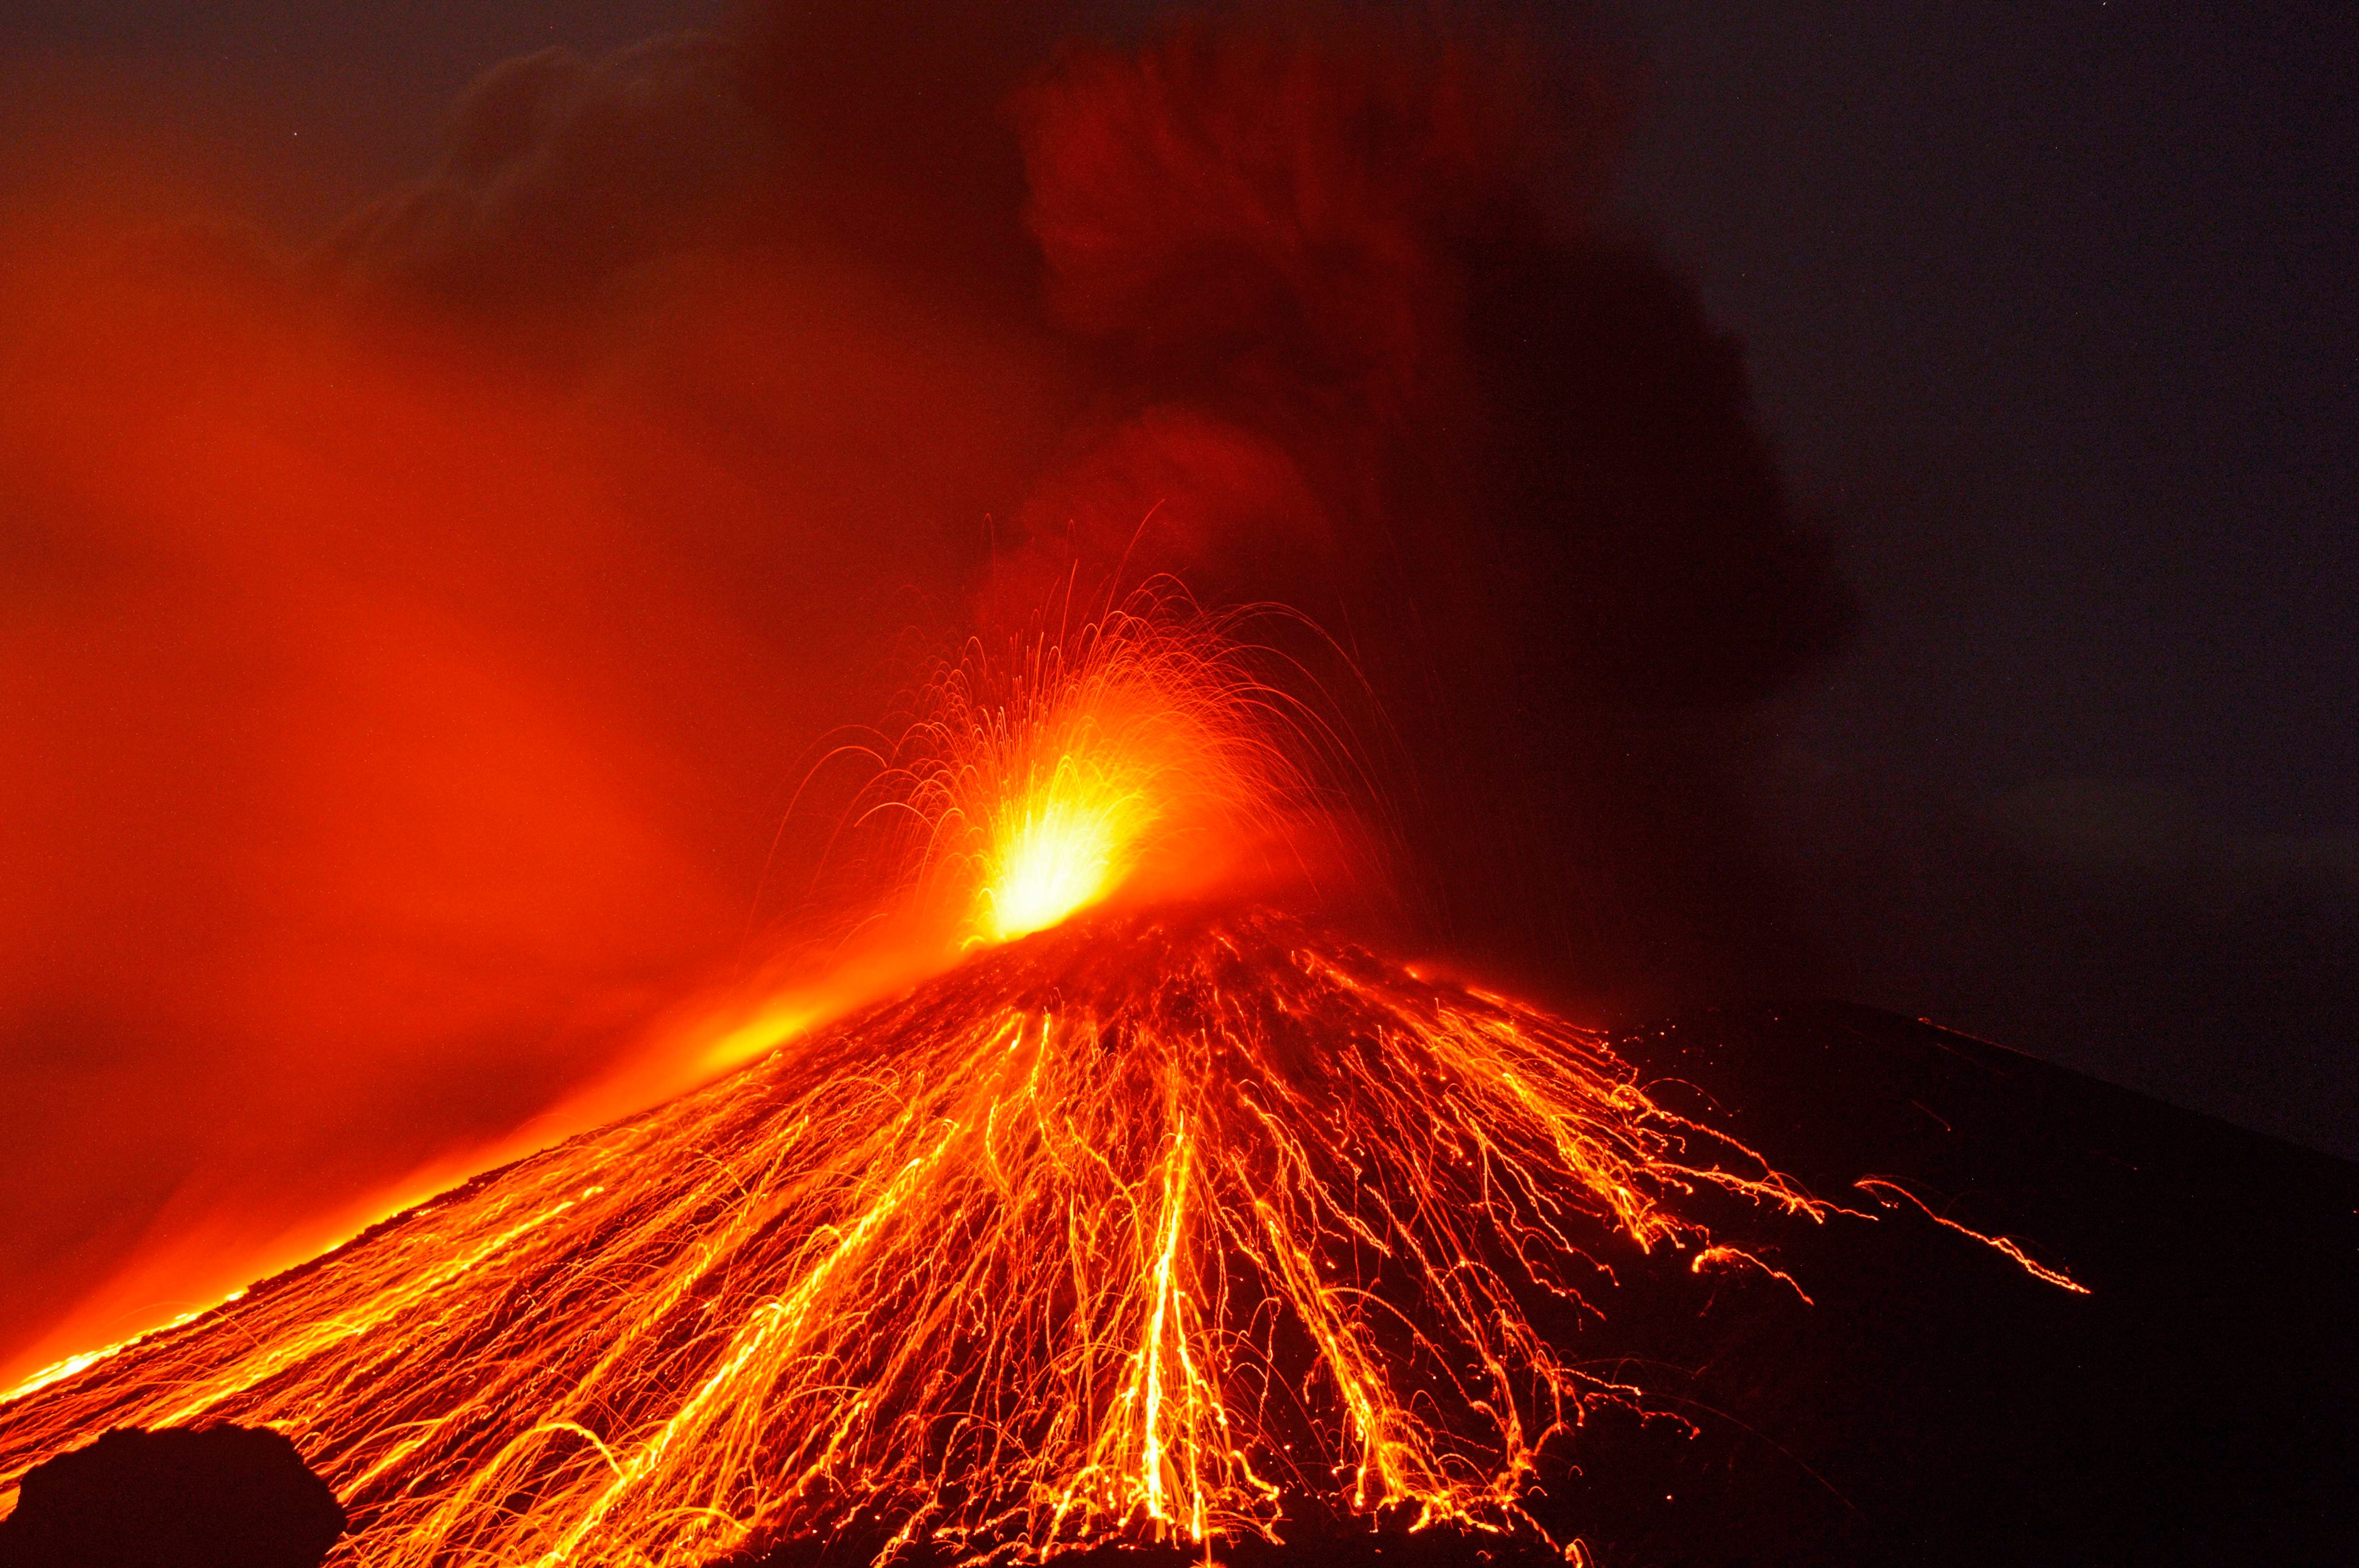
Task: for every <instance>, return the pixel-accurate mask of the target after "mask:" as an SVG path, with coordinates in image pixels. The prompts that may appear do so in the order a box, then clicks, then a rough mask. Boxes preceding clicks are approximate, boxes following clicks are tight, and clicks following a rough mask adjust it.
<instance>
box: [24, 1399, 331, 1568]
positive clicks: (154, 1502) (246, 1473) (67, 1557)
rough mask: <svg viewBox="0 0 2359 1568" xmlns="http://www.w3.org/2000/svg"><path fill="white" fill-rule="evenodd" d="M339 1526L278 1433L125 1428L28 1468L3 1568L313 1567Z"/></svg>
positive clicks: (324, 1493)
mask: <svg viewBox="0 0 2359 1568" xmlns="http://www.w3.org/2000/svg"><path fill="white" fill-rule="evenodd" d="M343 1532H344V1510H343V1509H342V1506H341V1505H339V1504H338V1503H337V1501H336V1498H335V1495H334V1494H333V1493H332V1492H331V1491H329V1490H328V1487H327V1483H325V1482H324V1481H322V1480H321V1479H320V1478H319V1477H318V1476H314V1475H313V1474H312V1473H311V1472H310V1469H309V1468H308V1467H307V1466H306V1465H304V1463H303V1459H302V1456H301V1455H300V1454H297V1453H296V1452H295V1445H294V1444H292V1443H290V1442H288V1440H287V1439H286V1438H285V1437H283V1436H281V1435H280V1434H279V1433H275V1432H266V1431H259V1430H256V1429H254V1428H250V1427H243V1426H215V1427H208V1428H205V1429H203V1430H201V1431H199V1430H195V1429H192V1428H189V1427H168V1428H166V1429H165V1430H163V1431H160V1432H140V1431H137V1430H136V1429H132V1428H124V1429H121V1430H118V1431H115V1432H110V1433H107V1434H106V1435H105V1436H103V1437H102V1438H100V1439H99V1440H98V1441H97V1442H96V1443H93V1444H90V1445H88V1446H87V1447H83V1448H77V1449H75V1450H73V1451H72V1452H71V1453H70V1454H60V1455H58V1457H56V1458H55V1459H52V1460H50V1461H49V1463H48V1464H46V1465H36V1466H34V1468H33V1469H31V1470H30V1471H27V1473H26V1476H25V1479H24V1490H23V1493H22V1495H21V1496H20V1498H18V1500H17V1504H16V1512H15V1513H13V1514H11V1515H10V1516H9V1517H8V1518H7V1519H5V1521H0V1568H315V1565H316V1564H317V1563H320V1561H321V1559H323V1558H324V1557H326V1556H327V1554H328V1548H329V1547H331V1546H332V1545H333V1544H335V1540H336V1538H337V1537H338V1536H340V1535H342V1533H343Z"/></svg>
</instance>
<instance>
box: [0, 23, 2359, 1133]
mask: <svg viewBox="0 0 2359 1568" xmlns="http://www.w3.org/2000/svg"><path fill="white" fill-rule="evenodd" d="M719 12H720V7H718V6H715V5H677V4H674V5H665V4H655V3H647V4H634V5H615V4H603V5H588V4H584V5H561V4H555V3H549V0H529V3H527V0H510V3H504V4H495V3H489V0H455V3H454V0H445V3H437V4H404V5H390V4H381V3H376V4H357V3H356V4H346V5H316V4H309V3H297V0H277V3H271V4H252V3H248V4H240V5H198V4H153V3H149V4H140V5H106V4H99V3H79V4H65V3H54V0H20V3H18V4H16V5H12V6H9V7H8V8H7V9H6V12H5V16H0V53H5V56H7V57H8V59H7V61H6V65H7V70H8V72H9V73H10V75H11V76H12V77H13V78H15V79H16V80H19V81H25V80H32V81H43V82H48V83H50V84H56V83H59V82H67V83H70V84H78V85H76V86H75V91H90V90H91V89H90V84H91V83H93V82H95V83H99V84H102V89H103V91H106V92H114V93H117V94H121V95H125V96H127V97H134V98H137V99H140V100H142V101H144V102H146V103H149V104H151V105H155V106H159V107H158V108H156V109H155V110H154V112H156V113H160V114H166V115H168V116H170V117H174V118H176V119H177V120H178V122H179V124H181V125H183V126H184V127H185V128H186V129H187V130H188V131H190V132H191V133H193V135H195V137H196V138H197V139H198V140H200V141H202V142H210V143H211V144H212V145H214V146H218V147H220V148H221V149H223V158H222V161H223V165H224V166H226V167H229V168H234V169H238V170H243V171H244V173H243V175H242V176H241V177H240V178H239V179H238V180H235V181H233V184H234V186H235V188H236V189H239V190H240V191H241V192H242V199H243V200H245V201H246V202H247V203H248V204H249V207H250V210H251V211H252V212H253V213H254V215H255V217H256V218H257V219H259V220H260V221H261V222H265V223H266V224H268V225H272V226H275V227H276V228H277V229H279V230H280V231H282V232H287V233H290V234H293V235H296V236H298V237H300V236H302V235H305V234H316V233H320V232H325V231H326V230H327V229H328V228H329V227H331V226H332V224H333V223H334V222H335V221H336V220H337V219H338V218H339V217H340V216H341V215H342V214H343V213H345V212H347V211H351V210H352V209H353V207H355V206H356V205H358V204H359V203H361V202H362V201H364V200H366V199H367V198H369V197H370V196H372V195H374V194H375V193H377V192H379V191H382V190H384V189H388V188H390V187H392V186H394V185H396V184H397V183H398V182H400V181H401V180H403V179H405V178H410V177H412V176H414V175H416V174H417V173H419V171H420V170H421V169H422V168H424V166H425V165H426V163H427V161H428V160H429V157H430V156H431V152H432V147H433V139H434V135H435V131H436V126H437V124H438V122H439V120H440V116H441V115H442V114H443V112H444V110H445V108H446V107H447V106H448V105H449V104H450V103H451V101H452V100H453V99H454V98H455V97H456V95H457V94H458V93H459V92H461V91H462V89H463V88H464V87H465V86H466V84H467V83H468V82H469V81H472V80H473V79H474V78H475V77H476V76H477V75H478V74H479V73H481V72H482V71H483V70H485V69H486V68H488V67H490V66H492V65H494V64H495V63H496V62H498V61H500V60H502V59H507V58H509V57H511V56H515V55H516V54H519V53H522V52H526V51H529V50H532V49H539V48H544V47H548V46H550V45H564V46H568V47H571V48H572V49H577V50H580V51H582V52H583V53H585V54H596V53H598V52H600V51H603V50H607V49H614V48H617V47H620V46H623V45H625V44H627V43H629V42H631V41H633V40H635V39H637V38H642V37H645V36H647V35H649V34H653V33H657V32H661V31H664V30H667V29H670V28H675V27H680V26H683V25H691V24H696V23H701V22H705V21H710V20H712V19H713V18H714V17H715V16H717V15H718V14H719ZM1772 13H1774V14H1772ZM1593 25H1594V26H1595V27H1596V29H1597V30H1598V31H1599V32H1601V33H1602V34H1603V35H1604V36H1606V37H1608V38H1612V39H1614V40H1615V41H1616V47H1617V48H1618V49H1620V50H1621V51H1622V53H1623V54H1624V56H1625V57H1626V58H1628V59H1635V60H1636V61H1637V62H1639V67H1638V70H1636V72H1635V73H1634V80H1636V81H1637V82H1638V83H1639V84H1640V85H1639V88H1638V91H1637V92H1636V105H1635V129H1634V132H1633V143H1632V146H1631V147H1630V149H1629V152H1628V155H1627V157H1626V158H1625V163H1624V167H1623V173H1622V175H1621V177H1620V185H1619V197H1618V204H1619V207H1620V209H1621V211H1622V219H1621V221H1622V222H1624V223H1625V224H1626V225H1627V226H1628V227H1629V228H1630V229H1632V230H1633V231H1634V232H1638V233H1640V234H1643V235H1644V236H1646V237H1647V239H1648V240H1649V241H1650V242H1651V243H1654V245H1655V246H1656V247H1657V248H1658V250H1659V251H1660V252H1661V254H1664V255H1665V256H1666V257H1668V258H1669V261H1670V262H1671V264H1672V265H1674V266H1675V267H1677V268H1678V269H1680V270H1682V271H1684V272H1686V273H1687V274H1689V275H1690V276H1692V277H1693V278H1694V279H1695V280H1696V281H1697V283H1698V284H1699V286H1700V287H1701V292H1702V297H1703V299H1704V301H1705V304H1706V306H1707V308H1708V309H1709V311H1710V312H1711V314H1712V317H1713V318H1714V319H1716V320H1717V321H1718V322H1719V323H1720V324H1721V325H1722V326H1723V327H1724V328H1726V329H1728V330H1731V331H1733V332H1734V333H1735V334H1737V335H1738V336H1739V337H1740V338H1741V339H1742V340H1743V341H1744V343H1745V347H1746V350H1747V360H1748V364H1749V368H1750V371H1751V373H1752V376H1753V378H1754V384H1755V392H1756V398H1757V404H1758V409H1759V415H1760V417H1761V420H1762V422H1763V424H1764V425H1765V427H1766V429H1767V435H1768V437H1769V439H1770V441H1771V444H1772V445H1773V447H1774V449H1775V450H1776V452H1777V456H1778V458H1779V460H1780V461H1781V462H1782V464H1783V465H1784V468H1785V470H1786V473H1787V478H1788V482H1789V484H1790V485H1791V487H1792V490H1793V492H1794V494H1795V496H1796V497H1797V499H1798V501H1799V504H1800V507H1801V509H1802V511H1803V513H1804V514H1805V515H1806V516H1807V517H1808V518H1809V520H1810V522H1811V524H1813V525H1814V526H1815V527H1817V528H1818V529H1820V530H1821V531H1822V532H1823V534H1824V535H1825V536H1826V537H1827V538H1828V539H1829V541H1830V542H1831V545H1832V550H1833V554H1834V557H1835V560H1836V562H1837V564H1838V566H1839V568H1840V569H1841V571H1842V572H1843V575H1844V576H1845V577H1846V578H1847V579H1849V581H1850V582H1851V584H1852V585H1853V587H1854V589H1855V591H1856V593H1857V595H1858V598H1859V601H1860V605H1861V616H1860V622H1859V626H1858V630H1857V633H1856V635H1855V637H1854V640H1853V642H1852V643H1851V645H1850V646H1849V647H1848V649H1847V650H1846V651H1844V652H1843V654H1840V655H1839V656H1837V657H1836V658H1835V659H1834V660H1833V661H1832V663H1831V664H1830V665H1827V666H1826V667H1825V668H1824V669H1822V670H1821V671H1820V672H1819V673H1818V674H1816V675H1815V676H1812V677H1811V678H1810V680H1809V681H1808V682H1806V683H1805V684H1804V685H1802V686H1801V687H1798V688H1795V689H1791V690H1789V691H1788V692H1786V693H1785V694H1783V695H1781V696H1779V697H1776V698H1774V699H1773V700H1772V702H1771V703H1770V704H1769V705H1768V707H1767V708H1766V709H1765V710H1764V711H1763V713H1762V714H1761V716H1760V722H1761V724H1762V725H1763V727H1764V728H1765V730H1766V731H1767V736H1768V740H1767V755H1768V757H1769V758H1770V761H1771V766H1770V769H1769V775H1768V778H1767V783H1766V784H1765V785H1764V786H1763V790H1762V795H1761V798H1760V799H1759V800H1758V801H1757V802H1756V803H1755V809H1756V812H1757V815H1758V816H1759V818H1760V821H1759V825H1758V826H1759V828H1760V831H1761V832H1762V834H1763V835H1764V836H1765V837H1766V838H1767V842H1768V845H1769V849H1770V851H1771V853H1772V854H1773V856H1774V858H1775V859H1776V860H1777V862H1778V863H1779V864H1780V865H1781V866H1782V867H1783V868H1784V870H1785V871H1786V873H1787V875H1788V877H1789V878H1790V880H1791V881H1792V882H1793V884H1794V887H1795V889H1796V893H1797V903H1798V908H1799V920H1800V922H1801V924H1802V925H1804V926H1805V927H1806V928H1807V932H1808V935H1809V936H1810V939H1811V940H1812V942H1813V943H1814V944H1815V946H1817V947H1818V948H1819V950H1820V951H1821V953H1822V954H1823V955H1824V959H1825V968H1824V974H1823V975H1822V976H1821V979H1822V981H1823V985H1824V987H1825V988H1826V989H1832V990H1834V991H1837V992H1840V993H1841V994H1843V995H1846V996H1848V997H1851V998H1853V999H1855V1000H1863V1001H1867V1002H1872V1003H1875V1004H1878V1005H1882V1006H1886V1007H1889V1008H1892V1009H1895V1010H1897V1011H1904V1012H1907V1013H1909V1014H1912V1015H1926V1016H1930V1017H1932V1018H1933V1019H1935V1020H1936V1021H1938V1022H1944V1023H1947V1024H1951V1025H1952V1026H1955V1027H1957V1028H1961V1029H1963V1030H1966V1031H1968V1032H1970V1033H1977V1034H1981V1035H1984V1036H1986V1037H1988V1038H1991V1039H1994V1040H1996V1041H1998V1042H2001V1043H2003V1044H2010V1045H2013V1046H2016V1047H2017V1048H2019V1049H2023V1050H2027V1051H2029V1052H2032V1053H2034V1054H2038V1055H2040V1056H2043V1057H2046V1058H2048V1059H2049V1060H2052V1061H2055V1062H2058V1063H2060V1064H2062V1065H2068V1066H2071V1067H2076V1068H2079V1069H2082V1070H2084V1071H2087V1072H2090V1073H2093V1074H2095V1075H2097V1076H2101V1077H2104V1078H2107V1079H2110V1080H2112V1081H2114V1082H2118V1083H2122V1084H2125V1085H2128V1086H2131V1087H2136V1088H2140V1089H2144V1090H2147V1091H2148V1092H2151V1093H2154V1094H2157V1095H2159V1096H2161V1097H2163V1098H2168V1099H2170V1100H2174V1101H2176V1102H2178V1103H2180V1104H2183V1105H2188V1106H2191V1107H2193V1108H2198V1109H2202V1110H2206V1111H2210V1112H2212V1113H2213V1114H2216V1115H2220V1116H2223V1117H2226V1118H2228V1119H2232V1120H2235V1121H2239V1122H2242V1123H2244V1124H2245V1125H2248V1126H2252V1127H2256V1128H2258V1129H2261V1130H2267V1131H2270V1132H2274V1133H2277V1134H2279V1135H2282V1136H2286V1137H2289V1138H2293V1139H2296V1140H2299V1141H2305V1142H2308V1143H2310V1144H2312V1145H2314V1146H2317V1147H2321V1148H2325V1149H2329V1150H2332V1151H2335V1152H2341V1153H2343V1154H2346V1155H2359V1063H2354V1044H2359V728H2354V722H2353V717H2352V716H2353V712H2354V699H2359V639H2354V636H2353V634H2352V632H2351V622H2352V616H2351V613H2350V611H2349V608H2348V607H2349V605H2350V604H2351V602H2352V601H2353V599H2354V593H2359V531H2354V526H2353V524H2354V494H2359V291H2354V289H2353V288H2352V287H2350V286H2349V285H2350V272H2351V266H2352V260H2351V258H2352V257H2353V255H2354V241H2359V189H2354V184H2359V104H2354V92H2359V88H2354V85H2353V84H2354V82H2359V13H2354V12H2353V11H2352V10H2351V9H2349V8H2348V7H2343V6H2327V5H2312V6H2302V5H2280V6H2276V7H2271V8H2268V14H2267V16H2266V17H2263V16H2259V15H2258V14H2257V13H2256V12H2254V11H2253V10H2252V9H2251V8H2244V7H2231V6H2226V5H2177V6H2158V5H2144V4H2098V3H2095V0H2083V3H2076V4H2072V5H2049V6H2045V7H2037V8H2031V9H2030V10H2026V9H2025V8H2022V7H2017V6H2001V5H1988V4H1944V5H1919V4H1897V3H1878V4H1843V5H1780V6H1777V7H1774V8H1768V9H1767V11H1765V8H1762V7H1758V6H1752V5H1668V4H1651V3H1642V0H1632V3H1631V4H1629V5H1625V6H1621V7H1618V8H1617V9H1616V10H1615V11H1614V14H1613V15H1612V16H1609V17H1608V18H1606V19H1605V20H1604V21H1603V22H1601V23H1596V24H1593Z"/></svg>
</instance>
